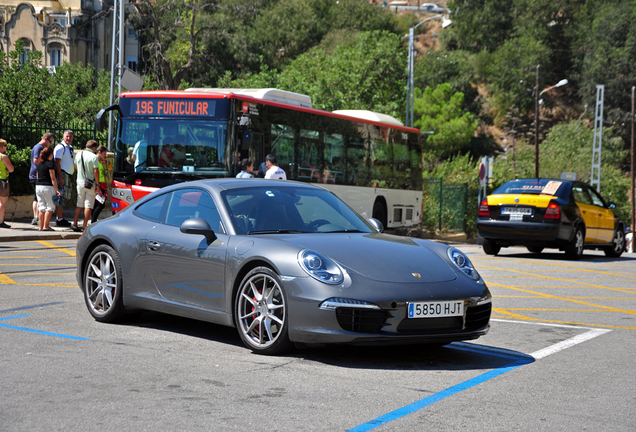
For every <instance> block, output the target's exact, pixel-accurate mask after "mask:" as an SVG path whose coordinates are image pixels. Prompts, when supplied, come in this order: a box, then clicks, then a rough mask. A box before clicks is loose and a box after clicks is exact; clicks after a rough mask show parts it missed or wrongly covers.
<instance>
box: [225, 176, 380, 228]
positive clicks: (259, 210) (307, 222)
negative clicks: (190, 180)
mask: <svg viewBox="0 0 636 432" xmlns="http://www.w3.org/2000/svg"><path fill="white" fill-rule="evenodd" d="M222 195H223V199H224V200H225V203H226V205H227V208H228V211H229V213H230V215H231V216H232V219H233V222H234V226H235V228H236V231H237V232H238V233H239V234H272V233H281V234H285V233H328V232H364V233H371V232H373V229H372V228H371V227H370V226H369V225H368V224H367V223H366V221H364V220H363V219H362V218H361V217H360V216H359V215H358V214H357V213H355V212H354V211H353V210H351V209H350V208H349V207H348V206H347V205H346V204H345V203H344V202H342V201H341V200H340V199H338V198H337V197H336V196H335V195H334V194H332V193H331V192H328V191H325V190H321V189H308V188H303V187H298V188H295V187H290V186H284V187H271V186H267V187H259V186H255V187H246V188H241V189H234V190H228V191H226V192H223V194H222Z"/></svg>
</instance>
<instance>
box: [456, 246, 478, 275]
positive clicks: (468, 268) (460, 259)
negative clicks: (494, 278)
mask: <svg viewBox="0 0 636 432" xmlns="http://www.w3.org/2000/svg"><path fill="white" fill-rule="evenodd" d="M448 257H449V258H450V259H451V261H452V262H453V264H455V265H456V266H457V268H459V269H460V270H461V271H463V272H464V273H466V274H467V275H468V276H470V277H471V278H473V279H475V280H479V273H477V270H475V267H473V263H471V262H470V260H469V259H468V257H467V256H466V255H465V254H464V253H463V252H462V251H460V250H458V249H455V248H448Z"/></svg>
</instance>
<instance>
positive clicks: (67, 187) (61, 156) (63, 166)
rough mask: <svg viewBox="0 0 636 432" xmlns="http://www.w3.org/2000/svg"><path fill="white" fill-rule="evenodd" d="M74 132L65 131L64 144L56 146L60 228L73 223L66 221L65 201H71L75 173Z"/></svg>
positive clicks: (54, 153)
mask: <svg viewBox="0 0 636 432" xmlns="http://www.w3.org/2000/svg"><path fill="white" fill-rule="evenodd" d="M73 138H74V136H73V131H71V130H66V131H64V136H63V139H62V142H60V143H59V144H58V145H56V146H55V149H54V150H53V157H54V158H55V171H56V172H57V185H58V188H59V191H60V196H58V197H57V200H56V201H57V202H56V204H57V205H56V209H55V210H56V213H57V219H56V220H55V224H56V226H58V227H70V226H71V223H70V222H69V221H67V220H66V219H64V201H66V200H69V199H71V193H72V189H71V187H72V185H71V181H72V178H73V177H72V175H73V173H74V172H75V166H74V164H73V159H74V157H75V155H74V154H73V146H72V145H71V144H72V143H73Z"/></svg>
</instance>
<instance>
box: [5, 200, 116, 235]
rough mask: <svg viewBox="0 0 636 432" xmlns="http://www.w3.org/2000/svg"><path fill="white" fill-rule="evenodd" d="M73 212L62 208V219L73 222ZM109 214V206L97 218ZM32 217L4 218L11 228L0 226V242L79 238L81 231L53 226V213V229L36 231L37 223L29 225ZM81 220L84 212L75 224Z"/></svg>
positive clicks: (81, 222)
mask: <svg viewBox="0 0 636 432" xmlns="http://www.w3.org/2000/svg"><path fill="white" fill-rule="evenodd" d="M74 212H75V209H74V208H73V209H69V210H67V209H65V210H64V219H66V220H67V221H69V222H70V223H71V224H72V223H73V216H74ZM111 215H112V212H111V210H110V208H108V209H104V210H102V213H101V214H100V215H99V220H102V219H106V218H108V217H110V216H111ZM32 219H33V218H16V219H14V220H9V219H6V220H5V222H6V224H7V225H10V226H11V228H8V229H3V228H0V243H2V242H14V241H35V240H73V239H78V238H80V236H81V235H82V233H81V232H75V231H73V230H72V229H71V228H66V227H65V228H57V227H56V226H55V222H53V221H54V220H55V214H54V215H53V218H52V221H51V228H53V229H54V231H38V229H39V227H38V226H37V225H31V220H32ZM83 221H84V213H83V212H82V216H80V219H79V221H78V222H77V225H78V226H80V227H81V226H82V224H83Z"/></svg>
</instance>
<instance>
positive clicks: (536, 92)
mask: <svg viewBox="0 0 636 432" xmlns="http://www.w3.org/2000/svg"><path fill="white" fill-rule="evenodd" d="M539 69H540V66H539V65H537V83H536V85H535V87H534V176H535V177H536V178H539V104H540V98H541V95H542V94H543V93H545V92H547V91H548V90H552V89H553V88H557V87H561V86H564V85H566V84H567V83H568V80H566V79H562V80H561V81H559V82H558V83H556V84H554V85H552V86H550V87H546V88H544V89H543V90H542V91H541V92H540V93H539Z"/></svg>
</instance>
